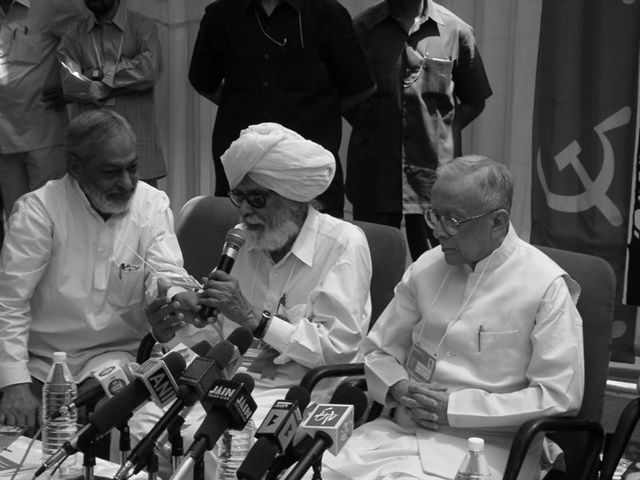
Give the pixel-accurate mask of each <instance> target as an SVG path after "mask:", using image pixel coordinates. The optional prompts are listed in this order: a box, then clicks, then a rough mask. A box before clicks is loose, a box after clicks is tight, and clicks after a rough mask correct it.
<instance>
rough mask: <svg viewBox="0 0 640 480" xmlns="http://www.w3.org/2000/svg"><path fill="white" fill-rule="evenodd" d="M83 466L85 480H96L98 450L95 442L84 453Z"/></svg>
mask: <svg viewBox="0 0 640 480" xmlns="http://www.w3.org/2000/svg"><path fill="white" fill-rule="evenodd" d="M82 455H83V458H82V466H83V470H84V479H85V480H94V478H95V477H94V472H93V470H94V467H95V466H96V448H95V442H91V444H89V445H87V448H85V449H84V450H83V452H82Z"/></svg>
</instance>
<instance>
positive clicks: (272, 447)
mask: <svg viewBox="0 0 640 480" xmlns="http://www.w3.org/2000/svg"><path fill="white" fill-rule="evenodd" d="M309 400H310V397H309V392H307V390H306V389H304V388H302V387H298V386H294V387H291V388H290V389H289V391H288V392H287V395H286V396H285V399H284V400H278V401H276V402H275V403H274V404H273V406H272V407H271V410H269V413H267V416H266V417H265V418H264V421H263V422H262V424H261V425H260V427H259V428H258V430H257V431H256V434H255V437H256V438H257V439H258V441H257V442H256V443H255V444H254V445H253V447H251V450H249V453H247V456H246V457H245V459H244V461H243V462H242V464H241V465H240V467H238V471H237V476H238V478H239V479H241V480H260V479H261V478H262V477H263V476H264V474H265V473H266V471H267V470H269V467H270V466H271V464H272V463H273V460H274V459H275V458H276V455H278V453H283V452H284V450H285V449H286V448H287V447H288V446H289V444H290V443H291V440H293V437H294V435H295V433H296V431H297V430H298V427H299V426H300V422H301V421H302V412H304V409H305V408H307V405H309Z"/></svg>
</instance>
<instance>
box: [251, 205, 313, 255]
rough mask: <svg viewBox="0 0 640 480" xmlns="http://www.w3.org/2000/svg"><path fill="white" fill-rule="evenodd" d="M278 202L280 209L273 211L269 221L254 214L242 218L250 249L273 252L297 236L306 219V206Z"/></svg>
mask: <svg viewBox="0 0 640 480" xmlns="http://www.w3.org/2000/svg"><path fill="white" fill-rule="evenodd" d="M280 202H281V205H279V207H281V208H276V209H275V214H274V215H273V216H272V217H271V219H270V220H266V221H265V220H264V219H263V218H262V217H261V216H259V215H257V214H254V213H252V214H249V215H245V216H243V218H242V223H243V225H244V226H245V233H246V237H247V244H248V245H249V246H250V247H255V248H258V249H260V250H265V251H267V252H274V251H277V250H280V249H282V248H284V247H285V246H286V245H287V244H288V243H289V242H291V240H293V239H295V238H296V237H297V236H298V233H299V232H300V228H301V227H302V224H303V223H304V220H305V218H306V214H307V204H306V203H300V202H294V201H292V200H287V199H280Z"/></svg>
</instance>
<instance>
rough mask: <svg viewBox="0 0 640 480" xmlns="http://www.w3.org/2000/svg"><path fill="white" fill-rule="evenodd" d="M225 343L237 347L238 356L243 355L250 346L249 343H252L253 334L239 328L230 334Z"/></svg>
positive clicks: (243, 328) (246, 329)
mask: <svg viewBox="0 0 640 480" xmlns="http://www.w3.org/2000/svg"><path fill="white" fill-rule="evenodd" d="M227 341H228V342H231V343H233V344H234V345H235V346H236V347H238V351H239V352H240V355H244V354H245V352H246V351H247V350H248V349H249V347H250V346H251V342H253V333H251V331H250V330H249V329H248V328H245V327H239V328H236V329H235V330H234V331H233V332H231V334H230V335H229V336H228V337H227Z"/></svg>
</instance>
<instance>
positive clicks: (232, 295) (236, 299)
mask: <svg viewBox="0 0 640 480" xmlns="http://www.w3.org/2000/svg"><path fill="white" fill-rule="evenodd" d="M245 241H246V235H245V232H244V226H243V225H242V224H238V225H236V226H235V227H233V228H232V229H231V230H229V231H228V232H227V235H226V237H225V241H224V245H223V247H222V255H221V256H220V261H219V262H218V266H217V267H216V268H215V269H214V270H213V271H212V272H211V273H210V274H209V279H208V280H207V281H205V285H204V286H203V292H202V296H201V300H200V304H201V305H202V309H201V310H200V312H199V313H198V316H199V317H200V318H202V319H204V320H209V319H211V318H213V317H215V316H216V315H217V312H222V313H224V314H225V315H226V316H227V317H228V318H230V319H232V320H233V318H232V317H230V316H229V315H227V312H226V311H225V308H224V307H225V306H226V305H225V304H227V303H239V305H240V310H241V311H242V310H243V309H245V310H246V308H247V307H248V308H249V310H250V309H251V306H250V305H249V304H248V302H247V301H246V299H245V298H244V296H243V295H242V293H241V292H240V289H239V287H238V282H237V281H235V280H233V279H232V278H231V277H230V276H229V275H228V274H229V273H230V272H231V268H232V267H233V264H234V263H235V261H236V257H237V256H238V253H239V251H240V249H241V248H242V246H243V245H244V243H245ZM225 274H226V275H225ZM238 294H239V296H238ZM203 300H204V301H203ZM242 300H244V303H243V302H242ZM221 307H223V308H221ZM228 310H230V311H229V313H231V314H232V315H233V313H232V310H233V307H231V308H229V309H228ZM234 316H235V315H234ZM234 321H235V320H234ZM236 323H238V324H239V325H242V323H240V322H236Z"/></svg>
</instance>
